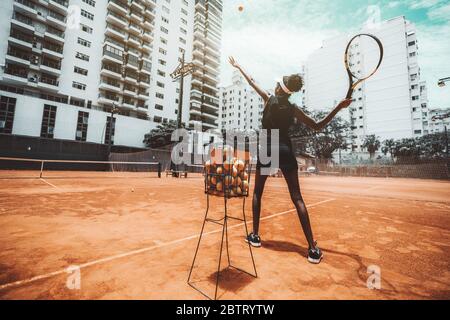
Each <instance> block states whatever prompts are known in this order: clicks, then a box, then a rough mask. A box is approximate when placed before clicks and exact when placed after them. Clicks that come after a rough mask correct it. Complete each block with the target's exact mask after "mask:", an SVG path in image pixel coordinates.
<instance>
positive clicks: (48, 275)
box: [0, 198, 336, 290]
mask: <svg viewBox="0 0 450 320" xmlns="http://www.w3.org/2000/svg"><path fill="white" fill-rule="evenodd" d="M334 200H336V199H333V198H330V199H327V200H323V201H319V202H316V203H313V204H310V205H307V206H306V207H307V208H313V207H317V206H319V205H322V204H325V203H327V202H331V201H334ZM295 210H296V209H292V210H287V211H282V212H278V213H274V214H272V215H269V216H266V217H263V218H261V220H267V219H271V218H274V217H278V216H281V215H284V214H287V213H291V212H294V211H295ZM248 224H249V225H250V224H252V222H251V221H249V222H248ZM242 225H244V223H243V222H242V223H238V224H235V225H232V226H230V227H228V229H234V228H237V227H239V226H242ZM218 232H222V228H220V229H216V230H213V231H210V232H206V233H204V234H203V235H204V236H206V235H210V234H214V233H218ZM199 237H200V234H195V235H192V236H189V237H185V238H181V239H177V240H173V241H169V242H165V243H160V244H158V245H154V246H150V247H145V248H141V249H136V250H132V251H128V252H124V253H120V254H116V255H113V256H109V257H105V258H101V259H97V260H93V261H89V262H85V263H82V264H79V265H76V267H78V268H79V269H82V268H86V267H90V266H93V265H96V264H101V263H105V262H109V261H113V260H117V259H121V258H125V257H129V256H133V255H137V254H140V253H144V252H148V251H152V250H154V249H159V248H162V247H167V246H171V245H174V244H178V243H180V242H185V241H189V240H192V239H196V238H199ZM64 273H70V272H69V271H68V269H67V268H66V269H62V270H58V271H54V272H50V273H45V274H41V275H38V276H34V277H31V278H28V279H24V280H18V281H14V282H10V283H5V284H2V285H0V290H3V289H6V288H11V287H17V286H20V285H24V284H28V283H32V282H35V281H38V280H42V279H48V278H51V277H54V276H58V275H61V274H64Z"/></svg>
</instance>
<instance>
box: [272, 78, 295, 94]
mask: <svg viewBox="0 0 450 320" xmlns="http://www.w3.org/2000/svg"><path fill="white" fill-rule="evenodd" d="M276 81H277V82H278V84H279V85H280V87H281V89H283V91H284V92H285V93H287V94H293V93H294V92H292V91H291V90H289V88H288V87H286V85H285V84H284V81H283V79H277V80H276Z"/></svg>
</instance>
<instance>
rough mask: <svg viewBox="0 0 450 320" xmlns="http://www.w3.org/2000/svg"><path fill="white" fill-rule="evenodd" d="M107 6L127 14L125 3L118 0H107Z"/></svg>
mask: <svg viewBox="0 0 450 320" xmlns="http://www.w3.org/2000/svg"><path fill="white" fill-rule="evenodd" d="M107 8H108V9H109V10H113V11H115V12H117V13H120V14H123V15H127V14H128V6H127V4H125V3H123V2H121V1H118V0H108V6H107Z"/></svg>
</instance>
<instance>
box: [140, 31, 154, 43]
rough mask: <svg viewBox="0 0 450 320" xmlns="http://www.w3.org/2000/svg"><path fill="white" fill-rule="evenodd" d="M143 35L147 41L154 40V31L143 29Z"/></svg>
mask: <svg viewBox="0 0 450 320" xmlns="http://www.w3.org/2000/svg"><path fill="white" fill-rule="evenodd" d="M142 37H143V38H144V40H146V41H153V32H149V31H143V32H142Z"/></svg>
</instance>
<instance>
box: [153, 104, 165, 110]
mask: <svg viewBox="0 0 450 320" xmlns="http://www.w3.org/2000/svg"><path fill="white" fill-rule="evenodd" d="M155 109H156V110H163V109H164V107H163V106H162V105H160V104H155Z"/></svg>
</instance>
